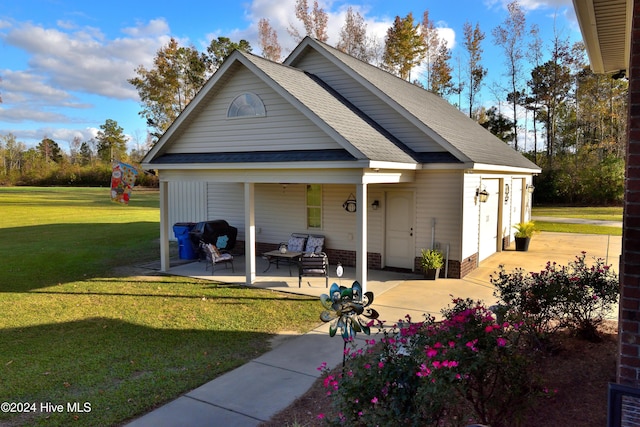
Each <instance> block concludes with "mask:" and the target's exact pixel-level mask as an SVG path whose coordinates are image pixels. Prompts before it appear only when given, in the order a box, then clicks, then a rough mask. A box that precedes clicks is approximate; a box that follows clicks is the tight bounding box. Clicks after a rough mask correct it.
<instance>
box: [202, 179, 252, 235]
mask: <svg viewBox="0 0 640 427" xmlns="http://www.w3.org/2000/svg"><path fill="white" fill-rule="evenodd" d="M216 219H224V220H225V221H227V222H228V223H229V225H232V226H234V227H236V228H237V229H238V239H240V240H244V184H242V183H219V182H209V183H207V219H206V220H207V221H213V220H216Z"/></svg>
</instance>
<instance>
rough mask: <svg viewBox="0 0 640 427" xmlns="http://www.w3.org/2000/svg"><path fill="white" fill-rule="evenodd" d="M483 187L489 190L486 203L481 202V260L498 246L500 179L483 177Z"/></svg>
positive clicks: (492, 252)
mask: <svg viewBox="0 0 640 427" xmlns="http://www.w3.org/2000/svg"><path fill="white" fill-rule="evenodd" d="M482 187H483V188H484V189H486V190H487V191H488V192H489V198H488V199H487V201H486V202H485V203H480V242H479V244H478V246H479V247H478V258H479V261H482V260H483V259H485V258H487V257H488V256H490V255H492V254H494V253H495V252H496V250H497V248H498V206H499V204H500V180H497V179H483V180H482Z"/></svg>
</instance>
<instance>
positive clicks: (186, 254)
mask: <svg viewBox="0 0 640 427" xmlns="http://www.w3.org/2000/svg"><path fill="white" fill-rule="evenodd" d="M195 226H196V223H195V222H177V223H175V224H173V234H174V235H175V236H176V239H178V257H179V258H180V259H197V258H198V252H197V250H195V248H194V247H193V244H192V243H191V238H190V237H189V232H190V231H191V230H193V227H195Z"/></svg>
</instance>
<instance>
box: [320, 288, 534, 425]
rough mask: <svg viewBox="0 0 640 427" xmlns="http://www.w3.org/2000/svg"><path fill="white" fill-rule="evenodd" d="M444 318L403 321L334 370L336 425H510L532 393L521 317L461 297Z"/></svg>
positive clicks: (329, 383) (330, 387)
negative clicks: (505, 317)
mask: <svg viewBox="0 0 640 427" xmlns="http://www.w3.org/2000/svg"><path fill="white" fill-rule="evenodd" d="M453 303H454V305H453V307H450V308H447V309H445V310H443V312H442V314H443V316H444V320H442V321H440V322H436V321H435V319H434V318H433V317H427V319H426V320H425V321H424V322H420V323H411V319H410V318H408V317H407V319H406V320H407V322H406V323H405V322H401V324H400V325H396V326H395V327H394V328H393V329H391V330H385V331H383V333H382V334H381V335H382V339H380V340H379V342H374V341H373V340H369V341H367V346H366V347H365V348H363V349H361V350H358V351H354V352H350V354H349V360H348V363H347V365H346V367H345V369H344V370H343V371H342V372H341V373H340V374H337V375H336V374H335V373H334V374H332V373H330V372H328V371H327V372H326V373H325V376H324V385H325V388H326V390H327V394H328V395H330V397H331V398H332V399H333V403H334V405H335V408H336V411H337V413H339V416H338V418H337V419H333V420H329V423H330V424H333V425H348V426H371V425H420V426H438V425H443V424H442V423H443V422H444V423H445V424H444V425H458V424H459V425H467V424H469V423H471V422H480V423H484V424H490V425H492V426H496V427H499V426H502V425H508V424H509V422H510V421H513V420H515V419H517V416H518V414H520V413H521V411H523V410H524V408H525V407H526V406H527V404H528V403H529V402H530V399H528V398H527V397H528V396H529V395H530V393H531V390H532V385H531V379H530V378H529V376H528V373H527V372H528V370H527V369H526V368H527V361H528V359H527V356H526V354H525V353H522V352H520V348H519V346H518V336H519V330H518V327H517V325H512V324H509V323H500V324H499V323H497V322H496V320H495V316H494V315H493V314H492V313H491V312H490V311H489V310H487V309H486V308H485V307H484V306H482V304H481V303H480V302H474V301H471V300H468V299H467V300H462V299H456V300H454V301H453Z"/></svg>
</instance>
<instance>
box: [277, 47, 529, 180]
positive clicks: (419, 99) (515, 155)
mask: <svg viewBox="0 0 640 427" xmlns="http://www.w3.org/2000/svg"><path fill="white" fill-rule="evenodd" d="M306 49H314V50H315V51H317V52H319V53H321V54H323V56H324V57H325V58H327V59H328V60H330V61H331V62H333V63H334V64H335V65H337V66H338V67H340V68H341V69H342V70H343V71H344V72H346V73H348V74H350V75H351V76H352V77H353V78H354V79H356V80H357V81H359V82H360V83H361V84H363V85H364V86H365V87H366V88H367V89H369V90H370V91H371V92H372V93H374V94H376V96H378V98H379V99H380V100H381V101H382V102H385V103H387V104H388V105H389V106H391V107H392V108H393V109H394V110H396V111H397V112H399V113H400V114H402V115H403V116H404V117H405V118H407V119H408V120H409V121H410V122H412V123H414V124H416V125H417V126H419V127H421V128H422V129H423V130H424V132H425V133H427V134H428V135H429V136H430V137H432V138H433V139H434V140H435V141H437V142H438V143H440V144H441V145H442V146H443V147H445V148H446V149H448V150H449V151H450V152H451V153H452V154H454V155H456V156H457V157H458V158H460V159H461V160H464V161H468V162H472V163H478V164H489V165H502V166H509V167H516V168H525V169H534V170H537V171H540V168H539V167H538V166H537V165H536V164H535V163H533V162H531V161H530V160H528V159H527V158H526V157H524V156H523V155H522V154H520V153H519V152H517V151H515V150H514V149H513V148H511V147H510V146H509V145H507V144H506V143H504V142H503V141H501V140H500V139H499V138H497V137H496V136H495V135H493V134H492V133H491V132H489V131H488V130H486V129H485V128H483V127H482V126H480V125H479V124H478V123H477V122H475V121H474V120H472V119H470V118H469V117H467V116H466V115H465V114H463V113H462V112H460V111H459V110H458V109H457V108H456V107H454V106H453V105H451V104H449V102H447V101H446V100H444V99H443V98H441V97H440V96H438V95H436V94H434V93H432V92H429V91H427V90H424V89H422V88H420V87H418V86H416V85H414V84H412V83H409V82H408V81H406V80H402V79H400V78H398V77H396V76H394V75H392V74H390V73H388V72H386V71H384V70H382V69H380V68H377V67H375V66H373V65H371V64H368V63H366V62H364V61H361V60H359V59H357V58H354V57H352V56H350V55H348V54H346V53H344V52H341V51H339V50H338V49H335V48H333V47H331V46H329V45H327V44H324V43H321V42H319V41H317V40H315V39H312V38H310V37H307V38H305V39H304V40H303V41H302V42H301V43H300V44H299V45H298V46H297V47H296V49H295V50H294V51H293V52H292V53H291V55H289V57H288V58H287V59H286V60H285V64H290V65H294V66H295V64H296V63H297V62H298V61H299V60H300V58H301V57H303V56H304V54H305V50H306Z"/></svg>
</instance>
